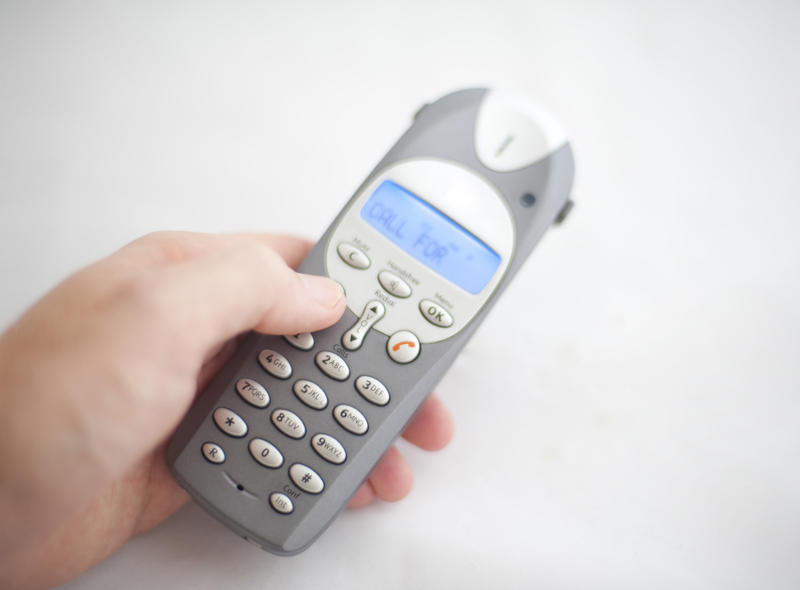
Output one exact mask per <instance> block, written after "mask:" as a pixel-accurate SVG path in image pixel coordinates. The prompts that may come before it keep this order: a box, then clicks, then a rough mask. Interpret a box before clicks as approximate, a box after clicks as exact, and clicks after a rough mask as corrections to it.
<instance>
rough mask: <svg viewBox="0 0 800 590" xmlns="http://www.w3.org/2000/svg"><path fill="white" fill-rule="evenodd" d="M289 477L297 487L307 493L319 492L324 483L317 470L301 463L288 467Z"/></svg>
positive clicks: (323, 487)
mask: <svg viewBox="0 0 800 590" xmlns="http://www.w3.org/2000/svg"><path fill="white" fill-rule="evenodd" d="M289 477H291V478H292V481H293V482H294V483H295V485H296V486H297V487H298V488H300V489H301V490H303V491H304V492H308V493H309V494H319V493H320V492H321V491H322V490H323V489H325V483H324V482H323V481H322V478H321V477H320V476H319V475H318V474H317V472H316V471H314V470H313V469H311V467H308V466H306V465H303V464H302V463H295V464H294V465H292V466H291V467H289Z"/></svg>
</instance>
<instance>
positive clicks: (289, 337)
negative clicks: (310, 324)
mask: <svg viewBox="0 0 800 590" xmlns="http://www.w3.org/2000/svg"><path fill="white" fill-rule="evenodd" d="M283 339H284V340H286V342H288V343H289V344H291V345H292V346H294V347H295V348H299V349H300V350H311V349H312V348H314V337H313V336H312V335H311V334H309V333H308V332H301V333H300V334H286V335H285V336H284V337H283Z"/></svg>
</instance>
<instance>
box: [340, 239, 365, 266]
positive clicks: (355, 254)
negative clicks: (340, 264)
mask: <svg viewBox="0 0 800 590" xmlns="http://www.w3.org/2000/svg"><path fill="white" fill-rule="evenodd" d="M336 251H337V252H338V253H339V257H340V258H341V259H342V260H344V261H345V262H346V263H347V264H349V265H350V266H352V267H353V268H357V269H359V270H364V269H365V268H369V264H370V261H369V257H368V256H367V255H366V254H364V253H363V252H362V251H361V250H359V249H358V248H356V247H355V246H353V244H348V243H347V242H342V243H341V244H339V245H338V246H337V247H336Z"/></svg>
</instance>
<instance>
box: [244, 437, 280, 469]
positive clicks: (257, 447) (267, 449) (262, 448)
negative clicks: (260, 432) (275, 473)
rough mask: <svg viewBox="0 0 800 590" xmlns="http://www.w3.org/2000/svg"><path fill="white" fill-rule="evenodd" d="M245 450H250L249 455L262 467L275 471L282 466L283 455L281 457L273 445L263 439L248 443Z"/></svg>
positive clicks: (255, 439)
mask: <svg viewBox="0 0 800 590" xmlns="http://www.w3.org/2000/svg"><path fill="white" fill-rule="evenodd" d="M247 448H248V449H250V454H251V455H252V456H253V459H255V460H256V461H258V462H259V463H261V464H262V465H263V466H264V467H269V468H270V469H277V468H278V467H280V466H281V465H283V455H281V452H280V451H279V450H278V448H277V447H276V446H275V445H273V444H272V443H271V442H269V441H266V440H264V439H263V438H254V439H253V440H251V441H250V444H249V445H247Z"/></svg>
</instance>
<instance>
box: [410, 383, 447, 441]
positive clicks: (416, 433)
mask: <svg viewBox="0 0 800 590" xmlns="http://www.w3.org/2000/svg"><path fill="white" fill-rule="evenodd" d="M453 429H454V422H453V415H452V414H451V413H450V410H448V409H447V407H446V406H445V405H444V404H443V403H442V400H440V399H439V397H438V396H437V395H436V394H435V393H432V394H431V395H430V396H429V397H428V399H426V400H425V401H424V402H423V403H422V405H421V406H420V408H419V410H417V413H416V414H415V415H414V417H413V418H412V419H411V422H409V423H408V426H406V429H405V431H404V432H403V438H404V439H406V440H407V441H408V442H410V443H411V444H414V445H416V446H418V447H419V448H421V449H425V450H426V451H438V450H439V449H442V448H444V447H445V446H446V445H447V443H449V442H450V439H452V438H453Z"/></svg>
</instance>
